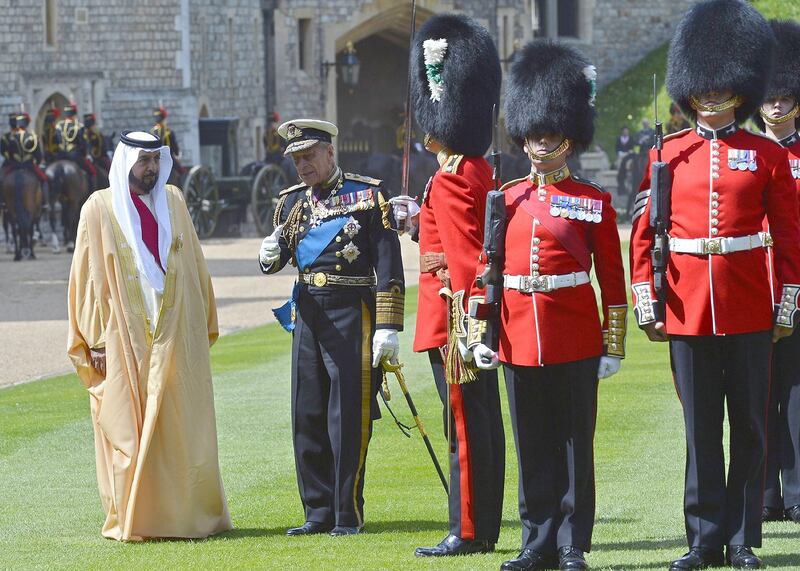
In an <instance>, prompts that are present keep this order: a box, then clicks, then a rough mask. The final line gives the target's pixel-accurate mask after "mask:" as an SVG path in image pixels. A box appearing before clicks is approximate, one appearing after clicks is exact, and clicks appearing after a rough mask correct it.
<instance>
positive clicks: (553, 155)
mask: <svg viewBox="0 0 800 571" xmlns="http://www.w3.org/2000/svg"><path fill="white" fill-rule="evenodd" d="M525 144H526V145H527V146H528V157H529V158H530V159H531V160H532V161H540V162H543V163H546V162H548V161H552V160H554V159H557V158H558V157H560V156H561V155H563V154H564V153H566V152H567V151H568V150H569V148H570V147H571V146H572V140H571V139H564V140H563V141H561V144H560V145H559V146H558V147H556V149H555V150H554V151H550V152H549V153H545V154H544V155H537V154H536V153H534V152H533V151H531V150H530V149H531V146H532V145H531V142H530V141H529V140H528V139H525Z"/></svg>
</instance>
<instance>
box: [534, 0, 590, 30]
mask: <svg viewBox="0 0 800 571" xmlns="http://www.w3.org/2000/svg"><path fill="white" fill-rule="evenodd" d="M580 13H581V2H580V0H533V2H532V4H531V24H532V26H531V27H532V28H533V36H534V37H536V38H576V39H577V38H580V35H581V34H580V15H581V14H580Z"/></svg>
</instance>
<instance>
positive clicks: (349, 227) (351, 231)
mask: <svg viewBox="0 0 800 571" xmlns="http://www.w3.org/2000/svg"><path fill="white" fill-rule="evenodd" d="M359 230H361V224H359V223H358V220H356V219H355V218H353V217H352V216H351V217H350V218H349V219H348V220H347V222H346V223H345V225H344V233H345V234H347V235H348V236H349V237H350V239H351V240H352V239H353V238H354V237H355V235H356V234H358V231H359Z"/></svg>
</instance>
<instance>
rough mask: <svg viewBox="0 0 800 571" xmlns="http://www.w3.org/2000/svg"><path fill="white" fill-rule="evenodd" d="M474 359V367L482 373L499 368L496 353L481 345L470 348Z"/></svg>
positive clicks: (498, 359)
mask: <svg viewBox="0 0 800 571" xmlns="http://www.w3.org/2000/svg"><path fill="white" fill-rule="evenodd" d="M472 354H473V356H474V357H475V366H476V367H478V368H479V369H481V370H484V371H491V370H492V369H496V368H497V367H499V366H500V358H499V357H498V356H497V352H496V351H492V350H491V349H490V348H489V347H488V346H486V345H484V344H483V343H478V344H477V345H475V347H473V348H472Z"/></svg>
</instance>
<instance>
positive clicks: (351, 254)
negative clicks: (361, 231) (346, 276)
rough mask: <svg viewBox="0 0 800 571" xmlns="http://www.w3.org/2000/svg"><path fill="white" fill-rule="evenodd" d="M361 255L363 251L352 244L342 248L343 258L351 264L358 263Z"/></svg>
mask: <svg viewBox="0 0 800 571" xmlns="http://www.w3.org/2000/svg"><path fill="white" fill-rule="evenodd" d="M360 254H361V251H360V250H359V249H358V246H356V245H355V244H353V243H352V242H350V243H349V244H347V246H345V247H344V248H342V257H343V258H344V259H345V260H347V261H348V262H350V263H351V264H352V263H353V262H355V261H356V258H358V256H359V255H360Z"/></svg>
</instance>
